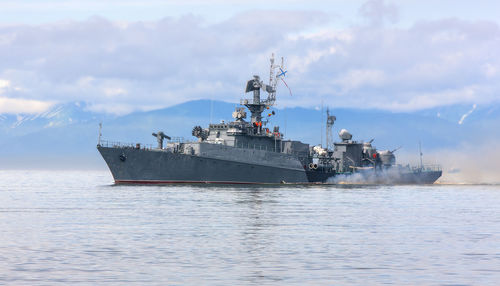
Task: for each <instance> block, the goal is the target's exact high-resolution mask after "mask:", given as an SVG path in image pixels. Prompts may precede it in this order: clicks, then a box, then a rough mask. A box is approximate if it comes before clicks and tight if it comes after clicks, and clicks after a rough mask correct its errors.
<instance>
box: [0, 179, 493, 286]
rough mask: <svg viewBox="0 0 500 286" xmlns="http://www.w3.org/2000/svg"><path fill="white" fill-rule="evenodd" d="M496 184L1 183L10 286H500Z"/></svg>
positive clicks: (2, 277)
mask: <svg viewBox="0 0 500 286" xmlns="http://www.w3.org/2000/svg"><path fill="white" fill-rule="evenodd" d="M499 204H500V186H488V185H475V186H472V185H434V186H346V185H342V186H311V187H305V186H283V187H230V186H229V187H228V186H224V187H221V186H114V185H113V184H112V178H111V176H110V175H109V173H108V172H56V171H0V284H7V285H55V284H61V285H271V284H273V285H276V284H280V285H306V284H307V285H381V284H393V285H499V284H500V211H499Z"/></svg>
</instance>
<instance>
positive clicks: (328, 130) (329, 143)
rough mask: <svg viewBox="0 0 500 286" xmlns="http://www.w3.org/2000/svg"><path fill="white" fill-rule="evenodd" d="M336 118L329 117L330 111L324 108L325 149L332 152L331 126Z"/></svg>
mask: <svg viewBox="0 0 500 286" xmlns="http://www.w3.org/2000/svg"><path fill="white" fill-rule="evenodd" d="M335 120H337V118H336V117H335V116H334V115H330V110H329V109H328V107H327V108H326V149H328V150H333V147H334V146H333V124H334V123H335Z"/></svg>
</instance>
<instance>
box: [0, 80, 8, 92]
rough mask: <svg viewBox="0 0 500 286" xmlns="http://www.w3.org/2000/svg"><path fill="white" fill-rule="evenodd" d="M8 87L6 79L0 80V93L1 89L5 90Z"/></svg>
mask: <svg viewBox="0 0 500 286" xmlns="http://www.w3.org/2000/svg"><path fill="white" fill-rule="evenodd" d="M9 86H10V81H8V80H6V79H0V93H2V92H3V89H6V88H8V87H9Z"/></svg>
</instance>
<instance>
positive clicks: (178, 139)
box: [167, 137, 193, 143]
mask: <svg viewBox="0 0 500 286" xmlns="http://www.w3.org/2000/svg"><path fill="white" fill-rule="evenodd" d="M167 142H168V143H191V142H193V141H189V140H187V139H186V138H184V137H172V138H170V140H167Z"/></svg>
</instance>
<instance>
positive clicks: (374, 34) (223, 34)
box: [0, 0, 500, 114]
mask: <svg viewBox="0 0 500 286" xmlns="http://www.w3.org/2000/svg"><path fill="white" fill-rule="evenodd" d="M0 11H1V13H2V17H0V113H35V112H40V111H43V110H44V109H46V108H49V107H50V106H51V105H52V104H56V103H64V102H70V101H85V102H87V103H88V104H89V106H90V108H92V109H93V110H95V111H103V112H110V113H118V114H125V113H128V112H132V111H135V110H150V109H156V108H162V107H166V106H170V105H174V104H177V103H181V102H184V101H188V100H193V99H202V98H207V99H214V100H224V101H230V102H237V101H239V99H240V98H241V97H242V96H243V95H244V94H243V88H244V85H245V82H246V80H248V79H250V78H251V76H252V75H253V74H260V75H261V76H262V77H263V78H266V77H267V75H268V72H269V71H268V59H269V57H270V55H271V53H276V54H277V55H278V56H279V57H281V56H283V57H285V63H286V67H287V69H288V73H287V79H286V80H287V83H288V85H289V86H290V88H291V90H292V93H293V96H290V95H289V94H288V91H287V90H286V89H285V88H284V87H283V86H281V87H280V88H279V93H278V101H279V103H280V106H285V105H286V106H299V105H300V106H307V107H314V106H318V105H319V104H320V103H321V101H323V102H324V104H325V105H329V106H332V107H364V108H381V109H387V110H393V111H411V110H419V109H425V108H431V107H437V106H444V105H452V104H470V105H473V104H478V105H484V104H489V103H498V102H499V101H500V56H499V53H498V51H500V26H499V20H498V11H500V1H493V0H491V1H484V0H478V1H452V0H442V1H422V0H419V1H417V0H401V1H382V0H368V1H357V0H354V1H352V0H351V1H347V0H345V1H338V0H334V1H315V0H312V1H293V0H292V1H290V0H289V1H281V0H275V1H261V0H254V1H234V0H216V1H201V0H183V1H177V0H175V1H156V0H149V1H148V0H146V1H132V0H121V1H118V0H116V1H114V0H112V1H83V0H81V1H78V0H65V1H58V0H53V1H35V0H24V1H23V0H16V1H10V0H7V1H2V3H1V8H0Z"/></svg>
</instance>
